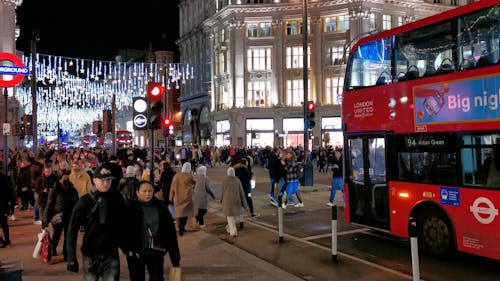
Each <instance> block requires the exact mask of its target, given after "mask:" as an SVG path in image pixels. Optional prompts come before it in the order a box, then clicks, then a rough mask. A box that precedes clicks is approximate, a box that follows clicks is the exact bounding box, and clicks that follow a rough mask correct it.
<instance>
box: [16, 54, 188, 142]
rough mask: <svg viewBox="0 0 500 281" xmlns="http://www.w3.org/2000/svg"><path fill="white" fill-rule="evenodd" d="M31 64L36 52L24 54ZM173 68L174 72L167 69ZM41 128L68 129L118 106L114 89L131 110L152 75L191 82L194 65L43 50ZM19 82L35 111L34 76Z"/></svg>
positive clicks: (39, 59) (121, 105)
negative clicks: (71, 55)
mask: <svg viewBox="0 0 500 281" xmlns="http://www.w3.org/2000/svg"><path fill="white" fill-rule="evenodd" d="M22 60H23V62H24V64H25V65H27V66H31V65H32V61H31V57H30V56H23V57H22ZM165 71H167V73H168V75H167V76H165V75H164V73H165ZM35 72H36V78H37V85H38V87H37V92H36V100H37V104H38V107H37V108H38V112H37V113H38V114H37V123H38V126H37V127H38V130H39V131H42V132H45V133H50V132H57V129H58V126H59V128H60V129H62V130H63V131H66V132H76V131H79V130H80V129H82V128H83V127H84V126H86V125H89V124H91V123H92V122H93V121H95V120H98V119H100V117H101V114H102V111H103V110H105V109H111V108H112V101H113V95H115V97H116V110H117V111H122V110H129V109H130V107H131V105H132V98H133V97H139V96H145V85H146V84H147V81H149V80H150V79H154V80H155V81H159V82H162V83H164V84H166V85H170V83H175V84H176V85H178V84H179V81H180V82H181V83H185V80H186V79H190V78H192V74H193V68H192V67H191V68H190V66H189V65H183V64H177V63H168V64H160V63H140V62H132V63H128V62H111V61H96V60H87V59H79V58H68V57H60V56H52V55H43V54H37V55H36V56H35ZM29 80H30V77H29V76H28V79H27V81H26V83H22V84H20V85H19V86H18V87H17V91H16V97H17V99H18V100H19V102H20V104H21V106H23V107H24V111H25V112H24V113H25V114H31V110H32V98H31V85H30V83H31V81H29Z"/></svg>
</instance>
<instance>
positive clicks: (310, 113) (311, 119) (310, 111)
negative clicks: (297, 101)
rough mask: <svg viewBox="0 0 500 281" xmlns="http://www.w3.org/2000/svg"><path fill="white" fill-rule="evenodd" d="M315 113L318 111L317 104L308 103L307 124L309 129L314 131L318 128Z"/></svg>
mask: <svg viewBox="0 0 500 281" xmlns="http://www.w3.org/2000/svg"><path fill="white" fill-rule="evenodd" d="M314 111H316V103H315V102H313V101H308V102H307V103H306V122H307V123H306V124H307V128H309V129H312V128H314V126H316V121H314Z"/></svg>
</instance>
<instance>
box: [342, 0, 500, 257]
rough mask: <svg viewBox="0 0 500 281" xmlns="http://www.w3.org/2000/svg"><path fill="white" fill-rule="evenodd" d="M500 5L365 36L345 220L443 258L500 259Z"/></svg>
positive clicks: (345, 106) (356, 54)
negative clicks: (414, 240) (411, 238)
mask: <svg viewBox="0 0 500 281" xmlns="http://www.w3.org/2000/svg"><path fill="white" fill-rule="evenodd" d="M499 19H500V6H499V2H498V1H478V2H474V3H472V4H468V5H465V6H461V7H458V8H456V9H453V10H450V11H447V12H444V13H441V14H438V15H435V16H432V17H429V18H425V19H422V20H419V21H416V22H413V23H411V24H407V25H404V26H400V27H398V28H395V29H392V30H388V31H384V32H381V33H379V34H377V35H373V36H370V37H365V38H362V39H360V40H359V42H357V43H356V45H354V46H353V47H352V48H351V50H350V54H349V60H348V65H347V71H346V78H345V92H344V94H343V97H342V122H343V128H344V136H345V140H344V159H345V196H346V206H345V217H346V220H347V221H348V222H351V223H357V224H361V225H365V226H369V227H372V228H376V229H379V230H382V231H386V232H389V233H391V234H393V235H396V236H400V237H408V229H409V218H410V217H414V218H415V219H416V222H417V235H418V239H419V240H418V241H419V245H420V246H421V247H422V249H423V250H426V251H427V252H429V253H431V254H433V255H435V256H442V257H443V256H447V255H448V254H450V253H453V252H455V251H456V250H458V251H462V252H467V253H472V254H475V255H479V256H484V257H489V258H493V259H500V247H499V245H500V217H499V208H500V76H499V73H500V64H499V63H500V21H499Z"/></svg>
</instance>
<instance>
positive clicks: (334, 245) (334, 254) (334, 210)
mask: <svg viewBox="0 0 500 281" xmlns="http://www.w3.org/2000/svg"><path fill="white" fill-rule="evenodd" d="M337 238H338V231H337V206H335V205H334V206H332V261H333V262H336V261H337V240H338V239H337Z"/></svg>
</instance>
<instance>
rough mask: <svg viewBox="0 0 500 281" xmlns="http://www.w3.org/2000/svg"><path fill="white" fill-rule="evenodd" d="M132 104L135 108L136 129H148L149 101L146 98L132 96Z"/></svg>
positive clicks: (134, 120) (134, 121) (133, 120)
mask: <svg viewBox="0 0 500 281" xmlns="http://www.w3.org/2000/svg"><path fill="white" fill-rule="evenodd" d="M132 106H133V108H134V117H133V119H132V123H134V130H146V129H147V128H148V102H147V100H146V98H143V97H134V98H132Z"/></svg>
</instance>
